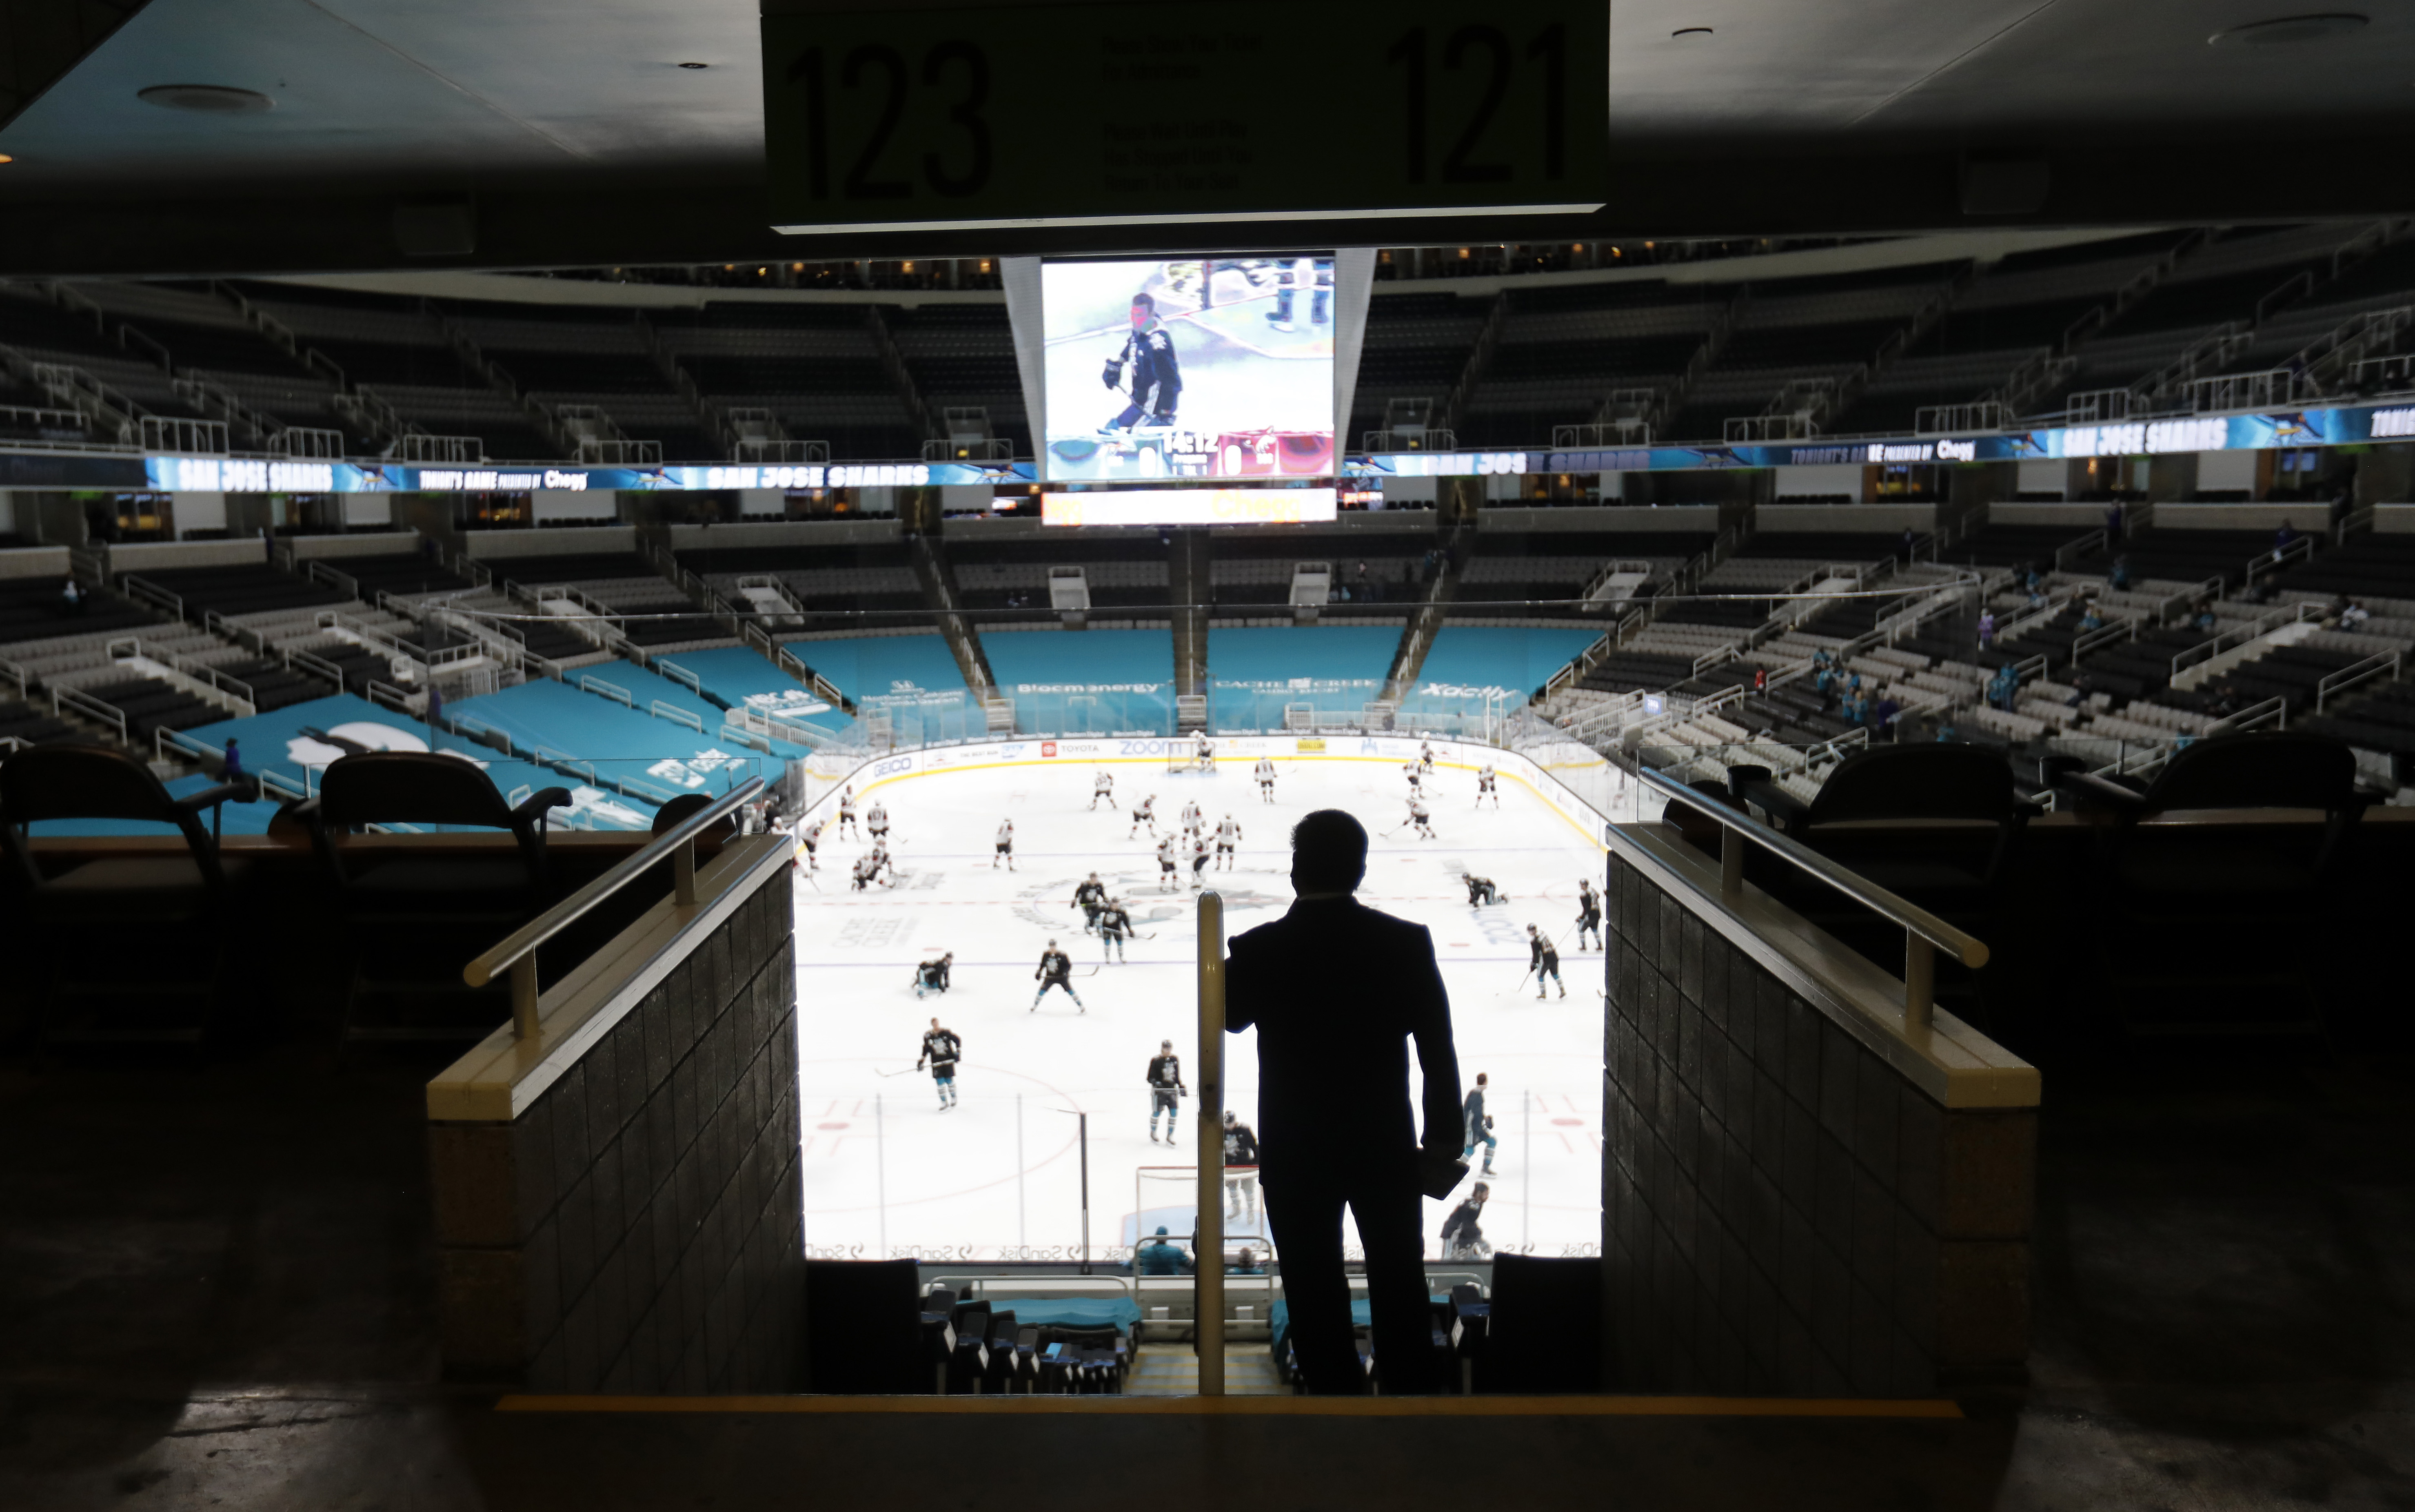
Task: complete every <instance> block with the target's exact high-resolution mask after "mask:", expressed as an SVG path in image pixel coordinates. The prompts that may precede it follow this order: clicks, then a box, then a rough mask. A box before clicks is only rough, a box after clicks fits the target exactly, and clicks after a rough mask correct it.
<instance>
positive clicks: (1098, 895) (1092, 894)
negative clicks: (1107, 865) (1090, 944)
mask: <svg viewBox="0 0 2415 1512" xmlns="http://www.w3.org/2000/svg"><path fill="white" fill-rule="evenodd" d="M1069 906H1071V907H1074V908H1079V909H1081V910H1082V933H1083V934H1085V935H1087V934H1089V933H1091V932H1092V931H1094V930H1096V929H1097V928H1098V927H1099V910H1101V909H1102V908H1104V907H1105V906H1107V885H1106V884H1105V883H1104V882H1102V881H1100V880H1099V874H1098V873H1096V872H1092V873H1091V874H1090V875H1089V876H1088V877H1087V879H1085V880H1084V881H1083V882H1082V884H1081V885H1080V886H1079V887H1076V888H1075V889H1074V890H1073V901H1072V904H1071V905H1069Z"/></svg>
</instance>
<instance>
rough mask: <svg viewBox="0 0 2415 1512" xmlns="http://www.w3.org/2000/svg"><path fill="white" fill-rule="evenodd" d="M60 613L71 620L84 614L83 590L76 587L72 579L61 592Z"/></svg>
mask: <svg viewBox="0 0 2415 1512" xmlns="http://www.w3.org/2000/svg"><path fill="white" fill-rule="evenodd" d="M59 612H60V613H61V614H64V615H67V617H68V618H70V619H72V618H74V617H75V616H77V615H79V614H82V612H83V590H82V589H81V588H79V587H77V586H76V580H75V579H74V578H72V577H70V578H68V579H67V586H66V587H65V588H62V589H60V590H59Z"/></svg>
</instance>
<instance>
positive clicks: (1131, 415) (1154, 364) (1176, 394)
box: [1099, 290, 1182, 436]
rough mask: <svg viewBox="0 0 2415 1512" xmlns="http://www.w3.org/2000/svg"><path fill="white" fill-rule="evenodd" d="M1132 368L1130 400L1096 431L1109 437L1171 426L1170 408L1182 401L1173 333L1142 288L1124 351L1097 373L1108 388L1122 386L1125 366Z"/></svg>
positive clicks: (1178, 365)
mask: <svg viewBox="0 0 2415 1512" xmlns="http://www.w3.org/2000/svg"><path fill="white" fill-rule="evenodd" d="M1127 367H1129V368H1130V369H1131V370H1132V387H1131V388H1130V389H1128V390H1126V391H1125V392H1127V393H1128V394H1130V396H1131V397H1132V402H1131V403H1130V404H1127V405H1125V406H1124V407H1123V409H1122V410H1121V411H1120V412H1117V415H1116V417H1115V418H1114V419H1112V420H1109V421H1108V422H1107V423H1106V424H1105V425H1103V426H1101V427H1099V434H1101V435H1102V436H1112V435H1114V434H1116V433H1117V432H1118V431H1126V430H1130V429H1132V427H1133V426H1134V425H1139V426H1141V427H1144V428H1162V427H1170V426H1172V425H1173V424H1174V412H1175V410H1176V408H1177V406H1179V405H1180V403H1181V402H1182V364H1181V363H1180V362H1179V361H1177V359H1176V357H1175V354H1174V337H1173V335H1172V334H1171V333H1169V332H1168V331H1167V330H1166V328H1165V324H1164V322H1162V321H1160V320H1159V319H1158V318H1157V301H1156V299H1155V298H1153V297H1152V296H1151V295H1150V294H1149V293H1148V292H1147V291H1146V290H1144V291H1142V292H1139V293H1136V294H1134V295H1132V334H1131V335H1130V336H1128V337H1124V345H1123V350H1122V351H1120V352H1117V353H1116V354H1115V355H1114V356H1112V357H1109V358H1108V359H1107V365H1106V367H1103V368H1102V369H1101V370H1100V372H1099V379H1100V382H1103V383H1105V384H1106V385H1107V387H1109V388H1112V389H1122V388H1123V387H1124V370H1125V369H1126V368H1127Z"/></svg>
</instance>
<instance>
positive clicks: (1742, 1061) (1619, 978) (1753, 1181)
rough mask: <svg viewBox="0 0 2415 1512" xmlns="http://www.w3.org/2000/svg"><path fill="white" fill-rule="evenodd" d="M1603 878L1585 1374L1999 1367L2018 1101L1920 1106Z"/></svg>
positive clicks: (1753, 977)
mask: <svg viewBox="0 0 2415 1512" xmlns="http://www.w3.org/2000/svg"><path fill="white" fill-rule="evenodd" d="M1608 891H1609V900H1608V922H1609V925H1610V936H1611V937H1610V941H1609V944H1610V951H1609V961H1608V963H1607V965H1608V970H1609V976H1610V982H1609V988H1608V993H1609V1005H1608V1014H1607V1025H1606V1029H1607V1032H1606V1035H1605V1040H1604V1047H1603V1057H1604V1061H1605V1073H1604V1085H1603V1106H1604V1111H1605V1124H1606V1127H1607V1130H1608V1132H1609V1136H1610V1138H1609V1149H1608V1151H1607V1152H1606V1155H1605V1158H1604V1161H1603V1166H1602V1253H1603V1256H1604V1261H1603V1271H1604V1276H1603V1284H1604V1286H1605V1289H1606V1295H1605V1315H1606V1325H1607V1329H1608V1333H1609V1339H1608V1345H1609V1355H1608V1364H1607V1366H1606V1370H1605V1380H1604V1383H1603V1384H1604V1387H1605V1389H1609V1390H1624V1391H1664V1392H1703V1393H1720V1394H1748V1395H1779V1396H1811V1397H1898V1398H1899V1397H1923V1396H1931V1395H1934V1394H1936V1393H1937V1392H1938V1391H1939V1390H1940V1389H1941V1388H1946V1387H1950V1386H1952V1385H1956V1384H1958V1383H1960V1382H1966V1381H1971V1380H1974V1379H1984V1378H1991V1377H2002V1376H2004V1375H2006V1374H2009V1373H2012V1372H2017V1371H2018V1370H2019V1369H2020V1367H2021V1362H2022V1361H2023V1359H2024V1358H2025V1357H2026V1355H2027V1354H2028V1350H2029V1236H2030V1222H2031V1212H2032V1207H2033V1186H2034V1164H2035V1143H2036V1126H2035V1112H2034V1110H2033V1109H2025V1108H2022V1109H1992V1108H1991V1109H1968V1110H1965V1109H1954V1110H1949V1109H1947V1108H1945V1107H1943V1106H1942V1105H1941V1104H1940V1103H1939V1102H1938V1101H1937V1100H1934V1099H1933V1098H1931V1097H1930V1096H1928V1094H1927V1093H1926V1092H1924V1091H1923V1090H1922V1089H1921V1088H1920V1087H1919V1086H1917V1085H1913V1082H1912V1081H1911V1080H1910V1079H1908V1078H1907V1077H1906V1075H1905V1074H1904V1073H1903V1072H1901V1071H1900V1070H1898V1069H1897V1068H1896V1067H1895V1066H1894V1065H1892V1064H1891V1063H1890V1062H1889V1061H1888V1060H1887V1059H1885V1058H1883V1056H1881V1055H1878V1054H1876V1053H1874V1052H1873V1051H1872V1050H1871V1049H1870V1048H1869V1047H1868V1045H1867V1044H1865V1043H1864V1042H1863V1041H1862V1040H1861V1039H1859V1038H1857V1037H1856V1036H1855V1035H1854V1034H1853V1033H1851V1032H1849V1031H1848V1030H1847V1029H1846V1028H1845V1027H1844V1026H1843V1025H1841V1024H1840V1023H1839V1022H1838V1019H1837V1018H1836V1017H1834V1016H1832V1013H1831V1011H1830V1010H1826V1009H1824V1008H1823V1006H1822V1005H1820V1004H1819V1003H1816V1002H1814V1001H1812V1000H1810V999H1808V998H1807V997H1806V996H1805V995H1804V994H1803V993H1802V992H1799V991H1796V990H1794V989H1793V988H1792V987H1790V986H1789V985H1788V983H1787V982H1785V981H1781V980H1780V979H1779V978H1778V976H1777V975H1776V974H1774V973H1773V972H1772V971H1771V970H1770V969H1769V968H1768V967H1767V966H1763V964H1762V962H1761V961H1760V960H1759V959H1756V957H1755V956H1754V955H1753V954H1752V953H1750V952H1748V951H1746V950H1745V949H1743V948H1741V947H1740V946H1739V944H1738V943H1736V942H1735V941H1734V940H1733V939H1732V938H1731V937H1730V936H1729V935H1728V934H1727V933H1725V932H1723V930H1722V929H1721V928H1720V927H1719V926H1718V924H1716V923H1714V922H1712V921H1710V919H1711V909H1710V908H1709V907H1706V906H1704V900H1703V899H1702V898H1701V897H1700V896H1699V895H1696V894H1693V893H1691V892H1690V891H1688V890H1686V889H1684V888H1683V887H1682V886H1671V885H1666V884H1665V883H1664V882H1663V881H1661V880H1658V879H1656V876H1654V875H1652V874H1650V873H1647V872H1646V871H1645V870H1644V869H1643V868H1641V867H1639V866H1637V865H1635V864H1634V863H1632V862H1631V861H1628V859H1626V858H1625V857H1623V856H1621V855H1618V854H1616V853H1613V856H1612V857H1611V860H1610V879H1609V890H1608ZM1731 923H1732V921H1731Z"/></svg>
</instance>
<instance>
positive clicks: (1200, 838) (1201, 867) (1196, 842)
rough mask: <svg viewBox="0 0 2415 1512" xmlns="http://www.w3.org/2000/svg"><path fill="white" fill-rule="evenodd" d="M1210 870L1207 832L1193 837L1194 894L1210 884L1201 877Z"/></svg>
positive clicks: (1192, 878) (1192, 885)
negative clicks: (1208, 867)
mask: <svg viewBox="0 0 2415 1512" xmlns="http://www.w3.org/2000/svg"><path fill="white" fill-rule="evenodd" d="M1206 871H1207V834H1206V832H1205V831H1202V832H1201V833H1199V834H1195V835H1192V837H1191V890H1192V891H1194V892H1196V891H1199V890H1200V889H1201V888H1203V887H1206V886H1207V883H1205V882H1203V881H1201V880H1200V877H1201V876H1202V874H1204V873H1205V872H1206Z"/></svg>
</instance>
